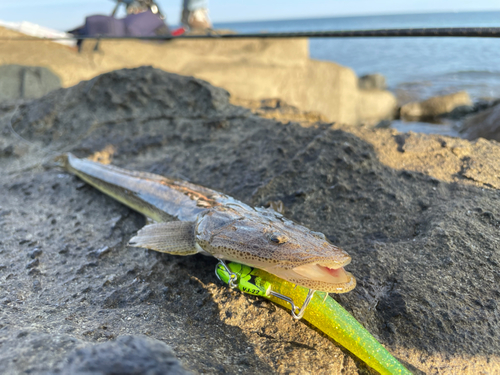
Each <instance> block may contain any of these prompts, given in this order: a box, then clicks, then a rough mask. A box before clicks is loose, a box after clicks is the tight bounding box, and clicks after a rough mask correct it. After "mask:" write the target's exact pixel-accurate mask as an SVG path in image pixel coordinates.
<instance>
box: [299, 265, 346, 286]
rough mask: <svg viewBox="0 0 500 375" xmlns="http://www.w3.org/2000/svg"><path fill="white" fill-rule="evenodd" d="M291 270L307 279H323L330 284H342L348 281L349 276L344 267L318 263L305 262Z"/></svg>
mask: <svg viewBox="0 0 500 375" xmlns="http://www.w3.org/2000/svg"><path fill="white" fill-rule="evenodd" d="M293 270H294V271H295V272H296V273H298V274H299V275H301V276H304V277H307V278H308V279H313V280H316V281H323V282H325V283H330V284H343V283H346V282H348V281H349V276H348V274H347V272H346V270H344V267H340V268H330V267H326V266H321V265H319V264H306V265H304V266H300V267H295V268H294V269H293Z"/></svg>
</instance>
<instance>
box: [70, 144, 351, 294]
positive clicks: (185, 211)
mask: <svg viewBox="0 0 500 375" xmlns="http://www.w3.org/2000/svg"><path fill="white" fill-rule="evenodd" d="M60 161H61V164H62V166H63V167H64V168H65V169H66V170H67V171H69V172H70V173H73V174H75V175H77V176H78V177H80V178H81V179H82V180H84V181H86V182H87V183H89V184H91V185H92V186H94V187H96V188H97V189H99V190H101V191H102V192H104V193H105V194H108V195H110V196H111V197H113V198H115V199H117V200H118V201H120V202H122V203H123V204H125V205H127V206H129V207H131V208H132V209H134V210H136V211H138V212H140V213H143V214H144V215H146V216H147V217H149V218H151V219H153V220H154V221H156V222H158V224H153V225H149V226H146V227H144V228H143V229H142V230H140V231H139V232H138V234H137V236H135V237H134V238H132V239H131V242H130V244H131V245H132V246H139V247H145V248H148V249H153V250H157V251H162V252H167V253H171V254H176V255H191V254H194V253H197V252H203V253H205V254H209V255H212V256H214V257H215V258H217V259H222V260H228V261H234V262H238V263H242V264H246V265H248V266H252V267H256V268H259V269H263V270H265V271H267V272H269V273H272V274H274V275H276V276H279V277H281V278H284V279H286V280H288V281H290V282H293V283H295V284H298V285H301V286H304V287H307V288H311V289H314V290H320V291H325V292H332V293H344V292H347V291H349V290H351V289H353V288H354V286H355V285H356V281H355V278H354V277H353V276H352V275H351V274H350V273H348V272H345V271H344V270H343V266H345V265H347V264H348V263H349V262H350V260H351V258H350V256H349V255H348V254H347V253H346V252H345V251H344V250H342V249H340V248H339V247H337V246H335V245H333V244H331V243H330V242H329V241H328V240H327V239H326V237H325V235H324V234H322V233H318V232H314V231H312V230H310V229H308V228H306V227H304V226H302V225H299V224H296V223H294V222H293V221H291V220H288V219H286V218H285V217H284V216H283V215H281V214H280V213H278V212H276V211H274V210H272V209H265V208H253V207H250V206H248V205H246V204H245V203H243V202H240V201H238V200H236V199H234V198H232V197H229V196H227V195H225V194H222V193H220V192H217V191H215V190H211V189H208V188H205V187H202V186H198V185H195V184H192V183H189V182H186V181H182V180H175V179H170V178H166V177H162V176H158V175H155V174H152V173H147V172H136V171H129V170H126V169H123V168H118V167H115V166H110V165H103V164H100V163H96V162H93V161H90V160H87V159H79V158H77V157H75V156H74V155H72V154H66V155H62V156H61V157H60ZM175 219H176V220H180V221H181V222H184V223H179V222H172V220H175ZM315 272H316V273H317V275H316V274H315ZM329 275H330V276H331V277H330V276H329ZM332 275H333V276H332ZM339 275H340V276H339Z"/></svg>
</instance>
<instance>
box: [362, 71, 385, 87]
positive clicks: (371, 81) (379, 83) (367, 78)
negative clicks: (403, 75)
mask: <svg viewBox="0 0 500 375" xmlns="http://www.w3.org/2000/svg"><path fill="white" fill-rule="evenodd" d="M358 86H359V88H360V89H362V90H385V89H386V88H387V83H386V82H385V77H384V76H383V75H382V74H380V73H374V74H366V75H364V76H361V77H359V81H358Z"/></svg>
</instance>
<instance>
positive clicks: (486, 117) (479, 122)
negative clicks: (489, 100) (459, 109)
mask: <svg viewBox="0 0 500 375" xmlns="http://www.w3.org/2000/svg"><path fill="white" fill-rule="evenodd" d="M461 130H462V132H463V133H464V135H465V137H466V138H467V139H477V138H480V137H481V138H486V139H494V140H495V141H497V142H500V105H499V104H497V105H495V106H493V107H491V108H488V109H486V110H484V111H481V112H479V113H477V114H474V115H471V116H469V117H467V118H466V119H465V120H464V122H463V123H462V129H461Z"/></svg>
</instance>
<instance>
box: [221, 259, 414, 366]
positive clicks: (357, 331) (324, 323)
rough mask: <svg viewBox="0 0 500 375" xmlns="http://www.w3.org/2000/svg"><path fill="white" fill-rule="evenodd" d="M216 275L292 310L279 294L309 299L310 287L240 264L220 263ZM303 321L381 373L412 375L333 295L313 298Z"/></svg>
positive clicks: (245, 290) (294, 298)
mask: <svg viewBox="0 0 500 375" xmlns="http://www.w3.org/2000/svg"><path fill="white" fill-rule="evenodd" d="M228 269H229V270H230V272H231V273H232V274H233V275H230V273H229V272H228ZM216 274H217V276H218V277H219V278H220V279H221V280H222V281H223V282H225V283H227V284H229V285H232V286H234V287H237V288H238V289H239V290H241V291H242V292H245V293H248V294H252V295H254V296H260V297H264V298H267V299H270V300H271V301H273V302H274V303H277V304H279V305H281V306H283V307H286V308H291V305H290V303H289V302H287V301H285V300H284V299H282V298H277V297H275V295H276V294H281V295H282V296H287V297H289V298H290V299H291V300H293V301H304V300H305V299H306V298H307V296H308V290H307V288H304V287H301V286H297V287H295V285H294V284H292V283H290V282H288V281H285V280H283V279H280V278H279V277H276V276H274V275H271V274H270V273H267V272H265V271H262V270H259V269H257V268H252V267H248V266H245V265H242V264H238V263H228V264H227V268H226V266H224V265H223V264H221V263H219V265H218V266H217V268H216ZM292 312H293V310H292ZM303 318H304V319H305V320H307V321H308V322H309V323H311V324H312V325H313V326H315V327H316V328H318V329H319V330H321V331H322V332H324V333H325V334H327V335H328V336H330V337H331V338H332V339H333V340H335V341H336V342H338V343H339V344H340V345H342V346H343V347H344V348H346V349H347V350H349V351H350V352H351V353H353V354H354V355H355V356H356V357H358V358H359V359H361V360H362V361H363V362H365V363H366V364H367V365H368V366H370V367H372V368H373V369H375V370H377V371H378V372H379V373H381V374H411V372H410V371H408V370H407V369H406V368H405V367H404V366H403V365H402V364H401V363H399V361H398V360H397V359H396V358H394V357H393V356H392V355H391V354H390V353H389V352H388V351H387V350H386V349H385V348H384V347H383V346H382V345H381V344H380V343H379V342H378V341H377V340H376V339H375V338H374V337H373V336H372V335H371V334H370V332H368V331H367V330H366V329H365V328H364V327H363V326H362V325H361V324H360V323H358V321H357V320H356V319H354V317H353V316H352V315H351V314H349V313H348V312H347V311H346V310H345V309H344V308H343V307H342V306H340V305H339V304H338V303H337V302H336V301H335V300H334V299H333V298H331V297H330V296H327V298H326V299H324V300H323V298H321V297H320V296H319V295H318V294H316V295H314V296H312V299H311V301H310V303H309V304H308V305H307V309H305V310H304V311H303Z"/></svg>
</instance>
